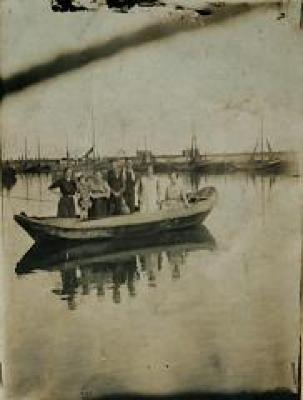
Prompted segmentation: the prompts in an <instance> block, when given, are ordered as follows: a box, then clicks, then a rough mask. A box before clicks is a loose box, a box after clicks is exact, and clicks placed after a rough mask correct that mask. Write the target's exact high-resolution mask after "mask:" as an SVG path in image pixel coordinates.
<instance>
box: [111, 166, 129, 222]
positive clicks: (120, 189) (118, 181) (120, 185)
mask: <svg viewBox="0 0 303 400" xmlns="http://www.w3.org/2000/svg"><path fill="white" fill-rule="evenodd" d="M107 182H108V185H109V187H110V198H109V208H110V209H109V212H110V214H112V215H119V214H122V204H123V194H124V192H125V179H124V174H123V170H122V169H121V168H120V166H119V163H118V161H116V160H113V161H112V167H111V169H110V170H109V171H108V176H107Z"/></svg>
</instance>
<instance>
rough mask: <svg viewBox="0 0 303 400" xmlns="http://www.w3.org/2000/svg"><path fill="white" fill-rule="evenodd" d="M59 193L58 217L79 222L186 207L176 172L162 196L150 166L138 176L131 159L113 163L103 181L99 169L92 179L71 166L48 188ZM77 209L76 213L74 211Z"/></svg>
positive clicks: (186, 203)
mask: <svg viewBox="0 0 303 400" xmlns="http://www.w3.org/2000/svg"><path fill="white" fill-rule="evenodd" d="M57 188H58V189H59V190H60V194H61V196H60V200H59V203H58V212H57V216H58V217H60V218H74V217H76V216H77V215H78V214H79V215H80V218H81V219H82V220H86V219H98V218H103V217H106V216H109V215H126V214H131V213H134V212H135V211H140V212H142V213H146V214H148V213H152V212H155V211H157V210H159V209H163V208H165V209H167V208H174V207H176V206H180V205H185V206H187V205H188V201H187V196H186V192H185V190H184V187H183V185H182V184H181V183H180V181H179V179H178V176H177V174H176V173H174V172H173V173H172V174H171V175H170V179H169V183H168V184H167V186H166V188H165V191H164V196H162V194H161V190H160V183H159V180H158V178H157V177H156V176H155V175H154V171H153V166H152V165H151V164H150V165H148V168H147V175H143V176H141V177H139V176H137V174H136V173H135V172H134V169H133V164H132V161H131V160H120V161H119V160H113V161H112V163H111V167H110V169H109V170H108V172H107V176H106V178H105V177H104V175H103V173H102V172H101V171H100V170H96V171H95V172H94V173H93V175H92V176H86V175H84V174H82V173H76V174H74V172H73V170H72V168H71V167H67V168H66V169H65V170H64V175H63V177H62V178H60V179H57V180H55V181H54V182H53V183H52V184H51V185H50V186H49V189H51V190H52V189H57ZM77 209H78V210H77Z"/></svg>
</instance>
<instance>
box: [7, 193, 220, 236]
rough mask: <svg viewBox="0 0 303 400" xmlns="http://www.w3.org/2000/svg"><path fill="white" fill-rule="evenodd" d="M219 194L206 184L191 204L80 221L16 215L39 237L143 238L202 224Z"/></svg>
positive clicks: (28, 231) (23, 226)
mask: <svg viewBox="0 0 303 400" xmlns="http://www.w3.org/2000/svg"><path fill="white" fill-rule="evenodd" d="M216 198H217V192H216V189H215V188H213V187H207V188H204V189H201V190H200V191H198V192H197V193H195V194H191V195H190V197H189V200H190V205H189V206H188V207H185V206H180V207H178V208H175V209H169V210H159V211H156V212H154V213H150V214H143V213H133V214H130V215H119V216H110V217H106V218H102V219H98V220H87V221H80V220H79V219H77V218H57V217H28V216H26V215H25V214H23V213H21V214H18V215H15V216H14V219H15V221H16V222H17V223H18V224H19V225H20V226H21V227H22V228H23V229H24V230H25V231H26V232H27V233H28V234H29V235H30V236H31V237H32V238H33V239H34V240H37V241H39V240H47V239H65V240H92V239H114V238H115V239H117V238H120V239H121V238H123V239H124V238H128V237H140V238H141V237H142V236H150V235H155V234H159V233H161V234H162V233H163V232H165V231H172V230H179V229H184V228H188V227H191V226H195V225H199V224H201V223H202V221H203V220H204V219H205V218H206V217H207V215H208V214H209V213H210V211H211V210H212V208H213V206H214V204H215V201H216Z"/></svg>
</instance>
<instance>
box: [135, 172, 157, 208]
mask: <svg viewBox="0 0 303 400" xmlns="http://www.w3.org/2000/svg"><path fill="white" fill-rule="evenodd" d="M138 195H139V196H138V197H139V203H140V212H142V213H152V212H155V211H158V210H159V204H160V192H159V181H158V179H157V178H156V176H155V175H154V169H153V166H152V165H151V164H150V165H149V166H148V170H147V176H142V178H141V180H140V183H139V188H138Z"/></svg>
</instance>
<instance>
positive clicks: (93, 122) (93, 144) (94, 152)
mask: <svg viewBox="0 0 303 400" xmlns="http://www.w3.org/2000/svg"><path fill="white" fill-rule="evenodd" d="M91 118H92V128H93V143H92V147H93V159H94V160H95V159H96V131H95V120H94V108H93V107H92V113H91Z"/></svg>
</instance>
